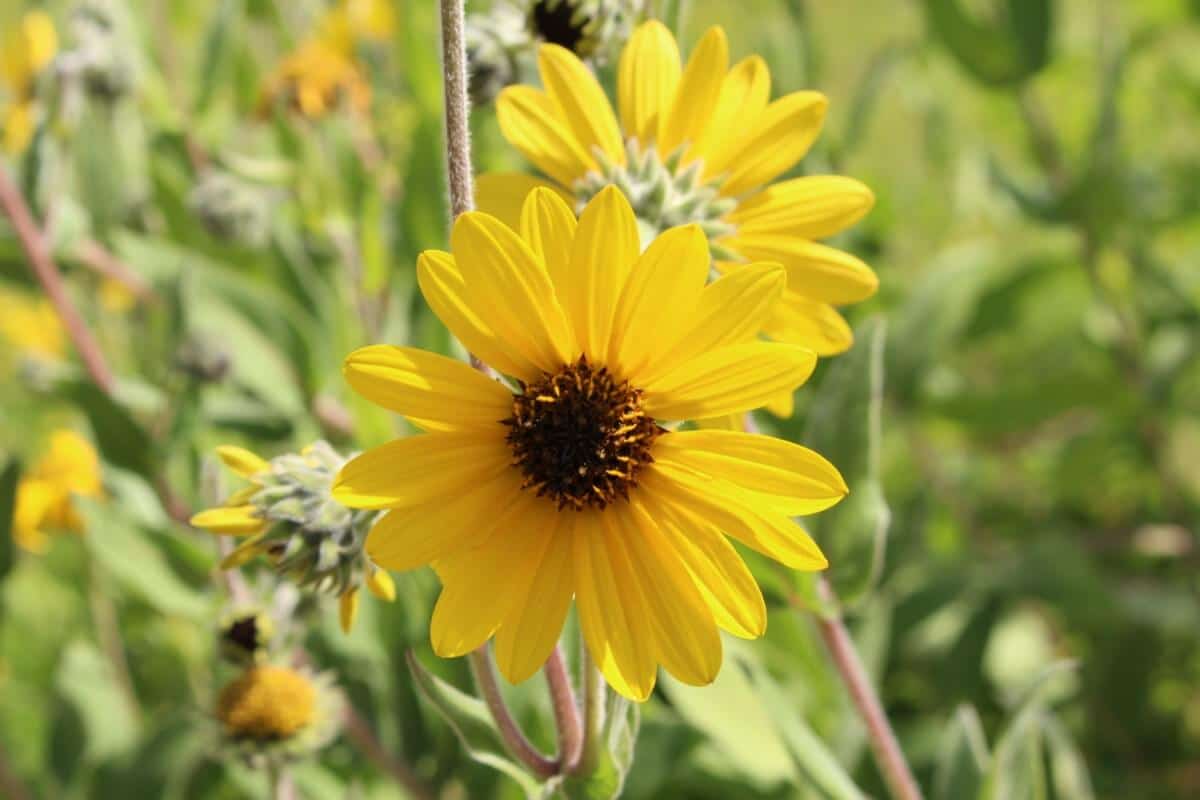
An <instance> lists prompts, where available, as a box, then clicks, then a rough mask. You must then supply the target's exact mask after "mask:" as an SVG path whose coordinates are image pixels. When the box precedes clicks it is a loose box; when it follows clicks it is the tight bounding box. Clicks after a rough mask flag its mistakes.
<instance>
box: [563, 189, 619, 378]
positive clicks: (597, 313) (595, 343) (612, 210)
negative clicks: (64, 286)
mask: <svg viewBox="0 0 1200 800" xmlns="http://www.w3.org/2000/svg"><path fill="white" fill-rule="evenodd" d="M640 252H641V245H640V244H639V240H638V229H637V220H636V218H635V217H634V215H633V209H632V208H630V207H629V201H628V200H627V199H625V195H624V194H622V193H621V190H620V189H618V188H617V187H616V186H612V185H609V186H606V187H604V188H603V189H601V190H600V192H599V194H597V195H596V196H595V197H594V198H592V201H591V202H590V203H588V204H587V207H585V208H584V209H583V213H582V214H580V216H579V228H578V230H576V232H575V241H574V242H573V243H572V246H571V267H570V269H571V272H570V274H569V275H568V276H567V286H566V288H565V291H564V292H563V301H564V303H565V305H566V307H567V311H568V314H569V316H570V320H571V324H572V326H573V327H574V329H575V333H576V336H577V338H578V341H579V346H580V348H581V349H582V351H583V352H584V353H585V354H586V355H587V357H588V358H590V359H592V361H593V363H600V364H603V363H606V362H607V361H608V353H609V347H610V344H611V340H612V331H613V316H614V315H615V314H616V310H617V301H618V300H619V299H620V297H621V292H622V291H623V290H624V288H625V281H626V279H627V278H628V276H629V272H630V270H631V269H632V268H633V263H634V261H636V260H637V258H638V254H639V253H640ZM548 371H550V370H548Z"/></svg>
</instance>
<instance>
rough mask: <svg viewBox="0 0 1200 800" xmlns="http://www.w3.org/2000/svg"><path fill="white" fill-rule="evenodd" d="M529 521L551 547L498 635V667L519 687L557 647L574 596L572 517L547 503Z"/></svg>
mask: <svg viewBox="0 0 1200 800" xmlns="http://www.w3.org/2000/svg"><path fill="white" fill-rule="evenodd" d="M543 505H544V506H545V508H544V510H542V512H541V514H540V515H539V516H538V517H535V518H534V519H533V520H532V521H531V522H532V525H531V527H536V528H541V529H542V530H544V531H545V535H546V537H547V540H548V541H547V544H546V548H545V551H544V552H543V554H542V557H541V561H540V563H539V564H538V565H537V567H536V571H535V572H534V573H533V575H532V581H531V582H530V584H529V586H528V588H527V589H526V590H525V591H524V592H522V593H521V594H520V595H518V596H517V597H516V598H515V599H514V602H513V604H512V606H511V607H510V608H509V610H508V613H507V615H506V616H505V618H504V622H503V623H501V625H500V629H499V630H498V631H497V632H496V664H497V666H499V667H500V672H501V674H503V675H504V677H505V678H507V679H508V681H509V683H520V682H522V681H524V680H526V679H527V678H529V677H530V676H531V675H533V674H534V673H535V672H537V671H538V670H539V669H541V667H542V665H543V664H545V663H546V659H548V658H549V657H550V653H551V651H553V650H554V646H555V645H556V644H557V643H558V637H559V635H560V634H561V633H562V629H563V623H564V621H565V620H566V618H567V610H568V609H569V608H570V605H571V598H572V596H573V595H574V594H575V580H574V571H573V566H572V561H571V535H572V533H571V529H572V527H573V525H574V522H575V521H574V518H573V517H574V514H573V512H565V513H560V512H558V511H557V510H555V509H554V507H553V506H551V505H550V504H549V503H545V504H543Z"/></svg>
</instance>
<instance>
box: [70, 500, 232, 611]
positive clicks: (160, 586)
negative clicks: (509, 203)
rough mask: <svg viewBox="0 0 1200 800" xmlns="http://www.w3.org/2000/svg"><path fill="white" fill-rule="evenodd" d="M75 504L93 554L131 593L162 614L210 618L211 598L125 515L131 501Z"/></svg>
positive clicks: (145, 532)
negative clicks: (184, 576) (173, 566)
mask: <svg viewBox="0 0 1200 800" xmlns="http://www.w3.org/2000/svg"><path fill="white" fill-rule="evenodd" d="M76 502H77V503H78V504H79V506H80V509H81V511H82V512H83V514H84V516H85V517H86V519H87V522H88V526H87V528H88V535H87V536H86V537H84V539H85V541H86V542H87V546H88V549H89V551H90V552H91V554H92V557H93V558H95V559H96V562H97V563H98V564H99V565H100V566H101V567H102V568H103V569H104V571H105V572H107V573H108V574H109V575H111V576H112V577H113V578H114V579H115V580H116V581H117V582H119V583H120V584H121V585H122V586H123V587H124V588H125V589H126V590H127V591H129V592H130V593H132V594H134V595H136V596H138V597H140V598H141V599H142V600H143V601H144V602H145V603H146V604H147V605H149V606H150V607H151V608H154V609H157V610H158V611H159V612H161V613H163V614H170V615H176V616H180V617H186V618H188V619H192V620H196V621H204V620H206V619H209V618H210V617H211V612H212V608H211V604H210V603H209V601H208V599H207V598H206V597H205V596H204V594H203V593H201V592H199V591H197V590H196V589H193V588H192V587H190V586H188V585H187V584H186V583H185V582H184V581H183V580H181V579H180V578H179V576H178V575H176V574H175V572H174V571H173V570H172V569H171V567H170V565H169V564H168V563H167V560H166V558H164V557H163V554H162V552H160V551H159V550H158V548H156V547H155V546H154V544H153V543H152V541H151V537H152V535H153V534H150V533H149V532H147V531H145V530H143V529H141V528H140V527H138V525H137V523H136V522H135V521H134V520H132V519H130V518H128V517H127V516H125V515H124V513H123V511H122V509H123V508H124V506H125V505H126V502H125V501H124V500H123V499H122V498H121V497H119V496H118V497H113V498H111V499H110V500H109V501H108V502H96V501H94V500H89V499H87V498H78V499H77V500H76Z"/></svg>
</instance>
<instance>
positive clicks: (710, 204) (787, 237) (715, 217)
mask: <svg viewBox="0 0 1200 800" xmlns="http://www.w3.org/2000/svg"><path fill="white" fill-rule="evenodd" d="M538 69H539V71H540V73H541V79H542V85H543V86H544V87H545V88H544V89H537V88H534V87H532V86H513V87H510V88H508V89H506V90H505V91H504V92H503V93H502V94H501V95H500V98H499V100H498V101H497V114H498V119H499V122H500V128H501V130H502V131H503V133H504V136H505V138H507V139H508V141H509V142H510V143H511V144H512V145H513V146H514V147H515V148H516V149H517V150H518V151H520V152H521V154H522V155H524V156H525V158H527V159H528V160H529V161H530V162H531V163H532V164H533V165H534V166H536V167H537V168H538V169H539V170H540V171H541V172H542V173H543V174H544V175H545V176H546V179H547V180H542V179H538V178H534V177H532V176H529V175H524V174H516V173H496V174H491V175H484V176H482V178H481V179H480V181H479V186H478V193H477V194H478V196H477V202H478V204H479V207H480V209H482V210H484V211H488V212H490V213H493V214H495V215H496V216H499V217H500V218H501V219H504V220H505V221H507V222H509V223H510V224H512V225H516V224H517V217H518V214H519V212H520V209H521V201H522V200H523V198H524V197H525V195H526V194H527V193H528V192H529V191H530V189H532V188H533V187H535V186H546V187H548V188H551V189H553V190H555V191H558V192H561V193H562V195H563V197H565V198H567V199H568V200H570V201H572V202H573V203H574V205H575V207H576V208H579V207H580V206H581V205H582V204H583V203H584V202H586V201H587V200H588V199H589V198H591V197H592V196H594V195H595V193H596V192H597V191H599V190H600V189H601V188H602V187H604V186H607V185H610V184H612V185H616V186H618V187H619V188H620V189H621V190H622V191H623V192H624V193H625V194H626V196H627V197H628V198H629V201H630V203H632V205H633V208H634V210H635V212H636V213H637V215H638V220H639V223H640V224H641V225H642V227H643V234H644V236H645V237H647V238H648V237H649V236H653V235H654V234H656V233H658V232H660V231H662V230H665V229H667V228H670V227H673V226H676V225H682V224H685V223H689V222H695V223H697V224H699V225H700V226H701V227H702V228H703V230H704V231H705V233H706V234H707V235H708V238H709V242H710V245H711V247H712V252H713V255H714V257H715V266H716V268H717V271H718V272H720V273H726V272H730V271H733V270H736V269H740V268H742V267H743V265H744V264H746V263H749V262H755V261H772V262H777V263H779V264H782V265H783V267H784V269H785V270H786V273H787V285H786V288H785V289H784V292H783V295H782V298H781V302H780V303H778V304H777V305H776V306H775V308H774V309H772V311H771V312H770V314H769V315H768V317H767V319H766V321H765V324H764V331H765V332H766V333H767V335H769V336H770V337H771V338H773V339H776V340H778V341H782V342H791V343H794V344H801V345H804V346H805V347H808V348H810V349H812V350H813V351H815V352H816V353H817V354H818V355H822V356H824V355H833V354H836V353H840V352H843V351H845V350H846V349H848V348H849V347H850V345H851V344H852V336H851V332H850V328H849V326H848V325H847V324H846V322H845V320H844V319H843V318H842V317H841V315H840V314H839V313H838V311H837V310H836V308H835V307H836V306H844V305H849V304H853V303H858V302H860V301H862V300H865V299H866V298H868V297H870V296H871V295H872V294H874V293H875V290H876V288H877V287H878V279H877V278H876V276H875V274H874V273H873V272H872V271H871V269H870V268H869V267H868V266H867V265H866V264H864V263H863V262H862V261H860V260H859V259H857V258H855V257H854V256H852V255H850V254H848V253H845V252H842V251H840V250H837V249H834V248H832V247H829V246H827V245H823V244H820V243H819V242H818V240H820V239H824V238H826V237H828V236H831V235H833V234H835V233H838V232H839V231H842V230H844V229H845V228H848V227H849V226H851V225H853V224H854V223H855V222H857V221H858V220H859V219H861V218H862V217H863V216H864V215H865V214H866V213H867V211H868V210H869V209H870V208H871V206H872V204H873V203H874V197H873V195H872V193H871V191H870V190H869V189H868V188H867V187H866V186H864V185H863V184H862V183H859V182H858V181H856V180H853V179H851V178H845V177H840V176H835V175H821V176H809V177H801V178H793V179H790V180H785V181H780V182H777V183H772V181H775V179H776V178H778V177H779V176H780V175H782V174H783V173H784V172H786V171H787V170H789V169H790V168H792V167H793V166H794V165H795V164H797V163H798V162H799V161H800V160H801V159H802V158H803V157H804V155H805V154H806V153H807V152H808V150H809V148H810V147H811V146H812V144H813V142H814V141H815V140H816V138H817V135H818V134H819V133H820V130H821V126H822V123H823V121H824V119H825V109H826V106H827V101H826V99H825V97H824V95H822V94H821V93H819V92H810V91H804V92H794V93H792V94H788V95H785V96H783V97H780V98H778V99H776V100H774V101H770V100H769V98H770V93H771V88H770V85H771V76H770V72H769V70H768V68H767V65H766V62H765V61H763V59H762V58H760V57H759V56H751V57H749V58H746V59H743V60H742V61H740V62H738V63H737V64H735V65H734V66H733V67H732V68H731V67H730V66H729V46H728V43H727V41H726V37H725V32H724V30H722V29H721V28H719V27H713V28H710V29H709V31H708V32H707V33H706V34H705V35H704V37H703V38H702V39H701V41H700V43H699V44H698V45H697V47H696V49H695V50H694V51H693V52H692V54H691V57H690V58H689V59H688V61H687V64H686V66H681V62H680V55H679V49H678V45H677V44H676V42H675V38H674V37H673V36H672V34H671V32H670V31H669V30H667V28H666V27H665V26H663V25H662V23H660V22H657V21H653V20H652V21H650V22H646V23H643V24H642V25H641V26H639V27H638V29H637V30H636V31H635V32H634V35H633V36H632V37H631V38H630V40H629V42H628V44H627V45H626V46H625V48H624V51H623V52H622V54H621V58H620V63H619V69H618V75H617V95H618V98H617V99H618V102H617V106H618V111H619V113H614V111H613V107H612V105H611V104H610V102H609V100H608V98H607V97H606V96H605V93H604V90H603V89H602V88H601V86H600V84H599V82H598V81H597V80H596V78H595V77H594V76H593V75H592V73H591V72H590V71H589V70H588V69H587V68H586V67H585V66H584V64H583V62H582V61H580V60H579V58H577V57H576V56H575V55H574V54H573V53H571V52H570V51H569V50H566V49H564V48H562V47H559V46H556V45H553V44H547V45H543V46H542V48H541V50H540V52H539V57H538ZM789 399H790V398H789Z"/></svg>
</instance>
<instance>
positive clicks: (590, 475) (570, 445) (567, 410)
mask: <svg viewBox="0 0 1200 800" xmlns="http://www.w3.org/2000/svg"><path fill="white" fill-rule="evenodd" d="M524 389H525V391H524V393H523V394H519V395H516V396H515V397H514V398H513V413H512V416H511V417H509V418H508V419H506V420H503V424H504V425H507V426H508V427H509V432H508V437H507V439H508V443H509V445H510V446H511V447H512V451H513V465H514V466H516V467H518V468H519V469H520V470H521V472H522V473H524V475H525V482H524V484H522V488H526V489H533V490H535V491H536V492H537V494H538V496H539V497H543V496H544V497H549V498H551V499H552V500H554V501H555V502H556V503H558V508H559V510H562V509H564V508H573V509H575V510H576V511H582V510H583V509H584V508H587V507H589V506H592V507H595V508H604V507H605V506H607V505H608V504H609V503H611V502H613V501H615V500H616V499H617V498H618V497H622V498H626V499H628V497H629V489H630V488H631V487H633V486H636V485H637V475H638V472H639V471H640V470H641V468H642V467H643V466H645V465H646V464H649V463H650V462H651V461H653V460H654V459H653V458H652V457H651V456H650V445H651V444H652V443H653V442H654V440H655V439H656V438H658V436H659V435H660V434H662V433H664V432H665V431H664V430H663V429H662V428H660V427H659V426H658V425H657V424H656V423H655V422H654V420H653V419H651V418H650V417H648V416H646V412H645V411H643V410H642V392H641V390H640V389H636V388H634V387H633V386H631V385H630V384H629V381H617V380H616V379H615V378H614V377H613V376H612V374H611V373H610V372H609V371H608V368H607V367H599V368H596V367H593V366H592V365H591V364H589V363H588V361H587V358H586V357H582V358H580V359H579V360H578V361H576V362H575V363H574V364H568V365H567V366H565V367H563V368H562V369H560V370H559V371H558V372H556V373H554V374H553V375H544V376H543V377H542V379H541V380H539V381H536V382H534V383H530V384H528V385H526V386H525V387H524Z"/></svg>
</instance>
